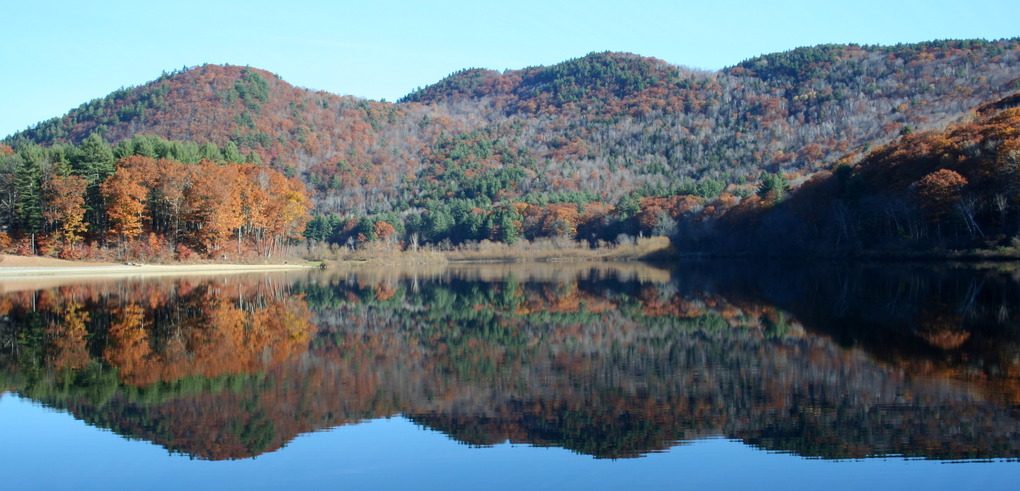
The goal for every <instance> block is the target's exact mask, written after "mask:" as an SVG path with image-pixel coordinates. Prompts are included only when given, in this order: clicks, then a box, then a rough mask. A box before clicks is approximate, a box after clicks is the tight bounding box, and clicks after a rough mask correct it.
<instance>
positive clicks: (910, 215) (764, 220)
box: [674, 93, 1020, 257]
mask: <svg viewBox="0 0 1020 491" xmlns="http://www.w3.org/2000/svg"><path fill="white" fill-rule="evenodd" d="M1018 129H1020V93H1016V94H1013V95H1010V96H1007V97H1005V98H1002V99H1000V100H997V101H993V102H989V103H987V104H984V105H982V106H980V107H979V108H978V110H977V112H976V113H972V114H971V116H970V117H968V118H965V119H963V120H961V121H959V122H957V123H954V124H951V125H947V126H946V127H944V128H942V129H938V130H930V131H923V132H913V133H910V134H906V135H903V136H901V137H899V138H897V139H896V140H893V141H891V142H889V143H888V144H885V145H880V146H877V147H875V148H873V149H871V150H870V151H869V152H867V153H865V154H863V155H862V156H860V157H859V158H858V159H857V161H856V162H853V161H847V160H844V161H843V162H842V163H841V165H840V166H839V167H837V168H835V169H834V172H829V171H823V172H819V173H816V174H815V175H814V176H812V178H811V179H810V180H809V181H807V182H805V183H804V184H803V185H801V186H800V187H798V188H797V189H794V190H792V191H790V193H789V196H788V197H786V198H785V199H782V200H779V199H776V197H775V196H772V197H769V196H765V193H763V192H762V191H763V189H761V188H759V193H758V195H756V196H752V197H749V198H748V199H745V200H743V201H741V202H740V203H739V204H735V205H733V206H732V207H730V208H723V207H719V208H717V209H715V210H713V211H712V216H706V215H704V214H702V215H700V216H695V214H694V213H688V214H686V216H678V217H677V221H678V222H679V223H680V224H682V225H681V226H680V227H678V229H677V231H676V233H675V237H674V243H675V244H676V245H677V246H679V247H680V248H681V249H685V250H689V251H692V252H695V251H705V250H711V251H715V252H717V253H719V252H722V253H738V254H739V253H752V254H760V253H762V252H768V253H771V254H784V255H804V254H811V255H820V254H821V255H835V256H845V255H848V254H851V255H856V254H863V255H870V254H876V253H877V254H882V255H885V256H888V255H889V254H894V255H895V254H905V255H916V254H928V253H929V252H930V251H931V250H934V249H938V248H941V249H948V250H957V251H959V250H968V249H970V250H972V249H980V250H985V251H994V252H993V254H998V255H1001V256H1012V257H1015V254H1016V253H1017V251H1018V249H1020V239H1018V238H1017V231H1018V230H1020V209H1018V208H1020V207H1018V206H1017V205H1018V200H1020V173H1018V170H1017V169H1018V162H1020V133H1018ZM696 211H700V212H702V213H704V210H696ZM708 223H711V224H712V227H713V228H712V230H711V231H708V230H706V227H705V225H706V224H708ZM985 254H986V255H987V254H989V253H987V252H986V253H985Z"/></svg>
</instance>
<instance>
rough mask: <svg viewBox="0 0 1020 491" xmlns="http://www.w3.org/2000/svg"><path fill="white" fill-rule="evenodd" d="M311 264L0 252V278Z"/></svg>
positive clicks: (280, 267)
mask: <svg viewBox="0 0 1020 491" xmlns="http://www.w3.org/2000/svg"><path fill="white" fill-rule="evenodd" d="M316 267H318V265H317V264H315V263H309V262H294V263H282V264H237V263H229V264H225V263H206V264H133V263H128V264H117V263H105V262H95V263H93V262H84V261H65V260H60V259H53V258H39V257H31V256H13V255H8V254H4V255H0V280H4V281H6V280H13V279H22V280H23V279H32V278H38V277H47V278H55V277H80V276H87V277H110V278H112V277H132V276H155V275H174V274H221V273H257V272H264V271H296V270H302V269H314V268H316Z"/></svg>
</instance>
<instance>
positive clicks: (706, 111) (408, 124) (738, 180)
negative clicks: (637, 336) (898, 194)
mask: <svg viewBox="0 0 1020 491" xmlns="http://www.w3.org/2000/svg"><path fill="white" fill-rule="evenodd" d="M1018 89H1020V38H1014V39H1007V40H999V41H991V42H989V41H984V40H963V41H935V42H927V43H918V44H908V45H897V46H859V45H852V44H851V45H822V46H815V47H804V48H798V49H794V50H791V51H788V52H785V53H775V54H770V55H764V56H761V57H758V58H753V59H750V60H746V61H744V62H741V63H739V64H737V65H735V66H733V67H729V68H726V69H724V70H720V71H717V72H708V71H698V70H692V69H688V68H684V67H678V66H674V65H670V64H668V63H666V62H663V61H661V60H657V59H654V58H647V57H643V56H638V55H634V54H628V53H612V52H605V53H592V54H589V55H587V56H583V57H580V58H577V59H573V60H568V61H565V62H562V63H559V64H556V65H552V66H548V67H544V66H537V67H529V68H525V69H521V70H511V71H506V72H502V73H500V72H496V71H492V70H485V69H467V70H463V71H460V72H457V73H454V74H452V75H450V76H449V77H447V78H445V79H443V80H440V81H439V82H437V83H436V84H434V85H431V86H428V87H425V88H422V89H419V90H416V91H414V92H412V93H411V94H409V95H407V96H406V97H404V98H402V99H401V100H400V101H398V102H396V103H386V102H374V101H367V100H363V99H357V98H353V97H339V96H336V95H332V94H328V93H324V92H316V91H311V90H307V89H302V88H297V87H294V86H291V85H289V84H287V83H286V82H284V81H283V80H282V79H280V78H279V77H278V76H276V75H273V74H271V73H268V72H265V71H262V70H258V69H254V68H244V67H236V66H214V65H207V66H201V67H196V68H192V69H187V70H184V71H181V72H175V73H170V74H164V75H163V76H162V77H160V78H159V79H157V80H155V81H153V82H151V83H149V84H146V85H143V86H141V87H135V88H130V89H123V90H120V91H117V92H115V93H113V94H110V95H109V96H107V97H105V98H103V99H97V100H94V101H91V102H89V103H86V104H83V105H82V106H80V107H79V108H77V109H74V110H72V111H70V112H69V113H68V114H67V115H65V116H63V117H60V118H54V119H52V120H49V121H45V122H42V123H39V124H38V125H36V126H35V127H33V128H30V129H27V130H25V131H22V132H19V133H16V134H14V135H11V136H9V137H7V138H6V139H4V140H3V143H4V144H6V145H9V146H11V147H14V148H20V147H24V146H28V145H31V144H39V145H43V146H51V145H61V144H65V145H66V144H78V143H80V142H82V141H83V140H84V139H85V138H86V137H87V136H89V135H90V134H92V133H93V132H98V133H100V134H101V135H102V136H103V137H104V138H105V139H106V141H108V142H109V143H111V144H117V143H118V142H122V141H125V140H126V139H130V138H132V137H135V136H136V135H141V134H152V135H156V136H158V137H161V138H165V139H169V140H188V141H194V142H197V143H200V144H201V143H207V142H211V143H214V144H216V145H219V146H227V145H233V146H236V147H237V149H238V150H239V152H240V154H242V155H248V156H249V158H248V160H249V161H256V160H257V161H262V162H266V163H268V164H269V165H270V166H271V167H273V168H275V169H277V170H280V171H282V172H284V173H286V174H288V175H296V176H298V177H299V178H300V179H302V180H303V181H304V182H305V183H306V185H307V186H308V187H309V188H310V189H311V190H312V191H313V194H314V195H313V200H314V204H315V211H316V213H317V214H319V215H321V216H322V217H324V218H323V220H324V221H323V222H322V223H319V224H317V225H316V227H315V230H314V231H313V232H312V235H313V236H314V237H313V238H315V239H316V240H330V241H334V242H344V240H352V241H354V240H355V239H357V238H359V237H367V236H370V235H371V234H367V235H366V234H364V233H362V234H361V235H360V236H358V235H357V234H352V232H351V231H352V230H353V229H354V226H353V225H350V223H352V222H351V220H352V219H354V220H355V221H357V220H363V221H364V220H367V222H365V223H367V224H368V225H367V228H371V224H373V223H377V222H379V221H385V222H387V223H390V224H392V225H394V226H395V227H396V229H397V231H398V232H402V233H405V234H410V233H412V232H413V233H418V234H419V235H420V236H421V237H422V238H423V240H425V241H427V242H439V241H440V240H444V239H450V240H451V241H453V242H454V243H458V242H463V241H466V240H480V239H485V238H492V239H499V240H503V236H504V235H505V234H504V231H505V230H506V228H507V226H509V225H508V224H510V223H513V222H515V221H516V222H521V224H522V225H521V226H520V227H518V228H519V230H517V232H516V233H517V235H520V236H523V237H525V238H529V239H530V238H535V237H538V236H541V235H542V234H544V233H546V232H545V231H543V230H541V229H539V228H535V229H534V230H530V231H529V230H528V229H527V227H526V226H525V225H524V222H525V221H526V218H527V217H524V216H518V215H515V214H514V212H512V211H511V208H512V206H511V205H512V204H513V203H525V202H528V203H532V204H535V205H538V206H546V205H548V204H550V203H574V204H576V205H577V209H576V213H577V215H578V216H581V215H583V214H584V211H585V210H584V208H585V206H586V205H588V204H589V203H598V204H599V206H603V207H609V208H612V209H613V210H615V211H617V212H618V215H620V216H617V217H616V218H614V219H613V220H615V223H617V225H615V226H613V227H604V228H605V229H606V230H609V231H608V232H605V233H602V234H600V236H599V237H598V238H601V239H605V240H612V239H613V238H614V237H615V236H616V233H630V234H637V233H638V232H641V231H644V230H641V227H640V226H638V225H636V224H633V223H632V224H630V225H628V224H627V223H625V221H626V219H627V218H628V217H630V216H632V215H633V212H629V213H624V212H622V211H621V210H634V211H636V209H635V208H634V207H635V206H636V207H637V208H638V209H640V207H641V206H642V201H641V200H642V199H643V198H644V199H647V198H655V197H670V196H678V195H697V196H700V197H701V198H709V199H714V198H715V197H717V196H718V195H719V194H720V193H721V192H722V191H724V190H725V191H729V192H730V194H733V195H735V196H737V198H738V199H739V198H742V197H746V196H748V195H750V194H753V191H754V189H755V185H756V184H757V183H758V182H760V181H761V180H762V179H763V178H764V177H765V176H766V175H781V176H783V177H784V178H785V179H787V180H788V181H791V182H795V183H799V182H801V181H802V180H803V179H804V178H806V177H807V176H811V175H813V174H814V173H816V172H818V171H821V170H831V169H832V166H833V163H834V162H835V161H836V160H837V159H839V158H841V157H844V156H846V155H847V154H848V153H854V152H862V151H863V152H866V151H867V150H868V149H869V148H870V147H873V146H878V145H882V144H884V143H887V142H889V141H891V140H892V139H894V138H896V137H898V136H900V135H901V134H907V133H911V132H917V131H924V130H929V129H937V128H941V127H944V126H945V125H947V124H949V123H951V122H953V121H957V120H959V119H960V118H965V117H968V115H969V114H971V111H973V109H974V108H976V107H978V106H979V105H981V104H983V103H986V102H988V101H994V100H998V99H1001V98H1003V97H1006V96H1008V95H1010V94H1011V93H1013V92H1015V91H1016V90H1018ZM513 206H514V207H516V206H517V205H513ZM521 206H523V204H522V205H521ZM607 209H608V208H607ZM471 210H476V211H474V212H472V213H474V215H477V216H478V217H481V218H479V220H480V223H479V224H478V226H472V227H470V228H469V229H465V230H460V231H457V232H450V231H449V230H450V229H449V227H447V228H444V227H442V226H439V225H436V223H427V222H429V220H432V221H433V222H434V221H435V220H436V218H435V217H436V216H437V213H440V214H446V215H450V217H451V220H452V221H453V222H454V223H461V222H463V221H464V220H468V219H472V218H471V217H470V216H468V214H469V212H471ZM518 211H519V210H518ZM543 213H544V212H543ZM430 214H431V217H430ZM331 215H333V216H334V217H333V218H331V219H330V220H328V221H327V220H326V219H325V217H327V216H331ZM501 220H502V221H503V223H504V226H500V225H499V224H498V222H499V221H501ZM396 222H399V223H396ZM362 228H363V229H365V228H366V227H362ZM582 228H584V227H583V226H582V224H578V223H572V224H571V227H566V228H563V227H560V228H559V229H557V228H556V227H552V229H557V230H560V231H561V232H562V231H568V232H569V231H570V230H571V229H574V230H579V229H582ZM647 232H651V230H648V231H647ZM576 238H581V239H589V240H593V239H594V238H595V237H594V236H585V237H582V236H580V234H579V235H577V236H576Z"/></svg>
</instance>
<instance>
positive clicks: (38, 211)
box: [14, 159, 43, 253]
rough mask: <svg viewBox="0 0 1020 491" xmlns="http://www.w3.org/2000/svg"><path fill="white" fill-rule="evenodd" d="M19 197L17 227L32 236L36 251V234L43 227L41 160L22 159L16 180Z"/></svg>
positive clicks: (17, 202) (16, 207)
mask: <svg viewBox="0 0 1020 491" xmlns="http://www.w3.org/2000/svg"><path fill="white" fill-rule="evenodd" d="M14 188H15V192H16V193H17V198H16V199H15V202H14V219H15V227H16V229H18V230H19V231H21V232H22V233H24V234H27V235H29V236H30V240H31V245H32V252H33V253H34V252H35V235H36V234H37V233H39V230H40V229H41V228H42V223H43V217H42V170H41V169H40V168H39V161H38V160H35V159H22V161H21V166H19V167H18V171H17V174H16V177H15V181H14Z"/></svg>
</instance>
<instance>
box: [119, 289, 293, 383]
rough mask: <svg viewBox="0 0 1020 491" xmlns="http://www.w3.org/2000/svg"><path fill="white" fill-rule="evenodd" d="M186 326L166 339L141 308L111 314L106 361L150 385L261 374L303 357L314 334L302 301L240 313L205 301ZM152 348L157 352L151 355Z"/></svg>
mask: <svg viewBox="0 0 1020 491" xmlns="http://www.w3.org/2000/svg"><path fill="white" fill-rule="evenodd" d="M202 300H203V302H202V303H201V304H198V303H196V304H195V305H193V306H192V307H193V308H197V307H198V306H199V305H201V308H200V311H199V312H197V313H196V315H195V316H194V317H192V318H190V319H188V322H187V323H186V324H185V323H181V324H178V325H171V326H169V329H167V331H169V332H168V333H165V335H164V337H163V338H162V339H153V338H155V337H156V336H155V334H156V333H155V332H154V331H155V329H154V326H153V325H151V324H147V323H146V319H145V315H144V312H143V310H142V308H141V307H139V306H138V305H136V304H129V305H127V306H125V307H122V308H119V309H115V310H114V311H113V317H114V319H115V320H114V322H113V323H111V326H110V330H109V332H108V337H109V342H108V345H107V347H106V350H104V352H103V358H104V359H105V361H107V362H108V363H110V364H111V365H114V366H116V367H117V368H118V369H119V371H120V375H121V378H122V379H123V380H124V382H126V383H129V384H132V385H147V384H151V383H154V382H159V381H169V380H176V379H180V378H182V377H185V376H189V375H202V376H205V377H213V376H219V375H227V374H240V373H247V372H253V371H258V370H259V369H260V368H262V367H264V366H266V364H267V363H268V364H275V363H279V362H281V361H283V360H285V359H287V358H288V357H289V356H291V355H294V354H297V353H300V352H302V351H303V350H304V349H305V348H306V347H307V343H308V337H309V334H310V330H311V325H310V323H309V317H310V314H309V312H308V309H307V307H306V306H305V304H304V302H303V301H302V300H301V299H300V298H297V299H273V300H268V301H264V302H263V303H265V305H258V304H250V306H249V307H248V308H245V309H242V308H241V307H239V306H238V305H237V304H235V302H233V301H232V300H230V299H225V298H211V297H208V296H204V298H202ZM153 346H158V348H156V349H153Z"/></svg>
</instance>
